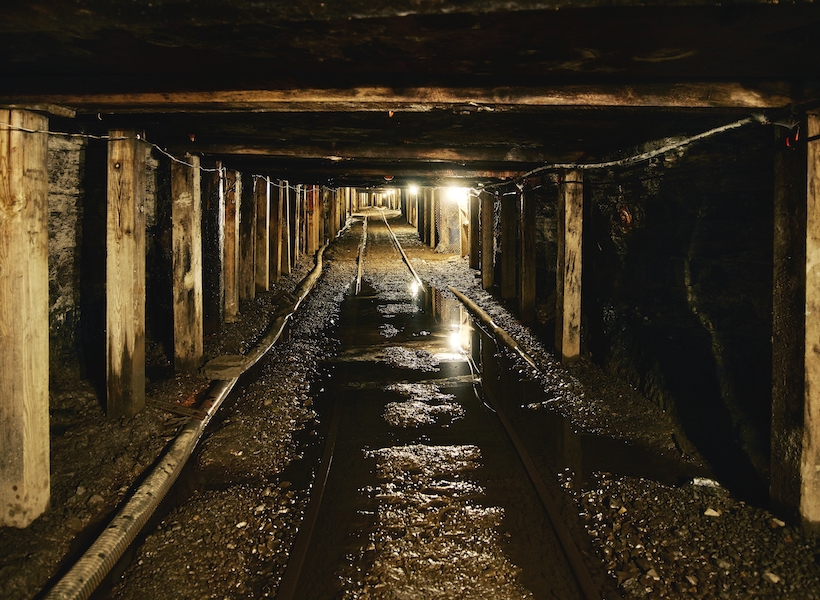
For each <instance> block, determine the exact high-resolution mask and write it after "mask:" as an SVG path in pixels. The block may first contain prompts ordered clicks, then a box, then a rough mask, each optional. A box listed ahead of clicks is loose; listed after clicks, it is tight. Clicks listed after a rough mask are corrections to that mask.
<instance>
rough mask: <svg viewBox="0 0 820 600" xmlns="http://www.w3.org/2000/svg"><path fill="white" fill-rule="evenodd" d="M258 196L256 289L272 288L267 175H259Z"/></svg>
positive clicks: (256, 194)
mask: <svg viewBox="0 0 820 600" xmlns="http://www.w3.org/2000/svg"><path fill="white" fill-rule="evenodd" d="M253 195H254V196H255V197H256V291H257V292H267V291H268V290H269V289H270V267H269V263H270V186H269V185H268V178H267V177H257V178H256V181H255V182H254V185H253Z"/></svg>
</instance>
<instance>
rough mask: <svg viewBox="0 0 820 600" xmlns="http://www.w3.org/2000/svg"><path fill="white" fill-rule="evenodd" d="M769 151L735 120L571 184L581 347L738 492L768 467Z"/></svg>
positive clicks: (751, 487) (748, 489) (758, 133)
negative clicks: (581, 242) (657, 409)
mask: <svg viewBox="0 0 820 600" xmlns="http://www.w3.org/2000/svg"><path fill="white" fill-rule="evenodd" d="M772 149H773V148H772V138H771V131H770V130H769V129H767V128H763V127H760V128H747V129H744V130H739V131H736V132H733V133H729V134H725V135H722V136H719V137H715V138H711V139H710V140H708V141H706V142H701V143H699V144H697V145H694V146H692V147H690V148H689V149H687V150H681V151H679V152H677V153H672V154H667V155H665V156H664V157H663V158H659V159H656V160H653V161H652V162H650V163H648V164H642V165H640V166H637V167H633V168H622V169H618V170H613V171H608V172H603V171H591V172H589V173H588V175H587V179H586V185H585V194H586V201H587V215H586V222H585V249H584V299H583V302H584V332H585V343H586V351H588V352H589V353H590V354H591V355H592V357H593V359H594V360H596V361H597V362H599V363H600V364H601V365H602V366H604V367H605V368H606V369H607V370H608V371H610V372H612V373H614V374H617V375H619V376H621V377H622V378H624V379H626V380H627V381H628V382H629V383H631V384H632V385H633V386H635V387H636V388H638V389H639V390H640V391H641V392H643V393H644V394H645V395H646V396H647V397H649V398H651V399H653V400H654V401H655V402H656V403H657V404H658V405H659V406H661V407H663V408H664V409H666V410H669V411H671V412H673V413H674V414H675V415H676V417H677V418H678V419H679V420H680V422H681V423H682V425H683V426H684V428H685V430H686V433H687V435H688V436H689V437H690V438H691V439H692V441H694V442H695V444H696V445H697V446H698V448H699V450H700V451H701V452H702V453H703V454H704V455H706V457H707V458H708V459H709V460H710V462H711V463H712V464H713V465H715V468H716V470H717V471H718V474H719V475H721V476H723V477H724V478H727V481H728V482H729V484H732V485H734V487H735V489H736V490H737V491H738V492H739V493H741V494H745V495H747V496H750V497H751V496H755V497H759V496H760V495H765V489H766V484H765V480H766V478H767V471H768V453H769V430H770V419H771V416H770V415H771V388H772V386H771V332H772V317H771V309H772V243H773V242H772V239H773V222H772V218H773V217H772V215H773V204H772V202H773V171H772V169H773V153H772ZM729 480H730V481H729Z"/></svg>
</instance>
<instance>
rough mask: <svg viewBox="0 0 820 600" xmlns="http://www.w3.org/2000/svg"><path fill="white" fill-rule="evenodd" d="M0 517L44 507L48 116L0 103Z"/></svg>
mask: <svg viewBox="0 0 820 600" xmlns="http://www.w3.org/2000/svg"><path fill="white" fill-rule="evenodd" d="M0 122H2V123H8V124H9V125H11V129H9V128H8V127H7V126H5V125H0V182H2V185H0V432H2V433H1V434H0V525H1V526H7V527H27V526H28V525H29V524H30V523H31V522H32V521H34V519H36V518H37V517H39V516H40V515H41V514H43V512H45V510H46V508H47V507H48V501H49V489H50V474H49V468H50V467H49V416H48V368H49V364H48V330H49V323H48V202H47V197H48V171H47V157H48V136H47V134H45V133H27V132H24V131H20V130H19V129H30V130H37V131H45V130H47V129H48V119H47V118H46V117H44V116H42V115H37V114H34V113H31V112H27V111H22V110H0Z"/></svg>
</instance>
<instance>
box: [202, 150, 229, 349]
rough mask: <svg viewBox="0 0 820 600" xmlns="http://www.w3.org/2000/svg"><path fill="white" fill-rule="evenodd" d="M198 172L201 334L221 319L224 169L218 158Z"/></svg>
mask: <svg viewBox="0 0 820 600" xmlns="http://www.w3.org/2000/svg"><path fill="white" fill-rule="evenodd" d="M208 168H212V169H216V170H215V171H214V172H208V173H205V174H203V175H202V291H203V293H202V313H203V325H204V332H205V335H209V334H213V333H218V332H219V331H221V330H222V324H223V322H224V321H225V169H224V168H223V166H222V163H221V162H220V161H215V162H213V163H211V165H209V167H208Z"/></svg>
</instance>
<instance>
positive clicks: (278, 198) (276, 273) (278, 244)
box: [270, 180, 287, 284]
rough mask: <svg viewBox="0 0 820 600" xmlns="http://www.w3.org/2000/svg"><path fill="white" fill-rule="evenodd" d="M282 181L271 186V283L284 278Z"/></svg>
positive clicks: (283, 191)
mask: <svg viewBox="0 0 820 600" xmlns="http://www.w3.org/2000/svg"><path fill="white" fill-rule="evenodd" d="M286 193H287V190H284V189H282V181H279V182H278V183H276V184H274V183H273V180H271V185H270V282H271V284H273V283H276V282H277V281H279V278H280V277H281V276H282V196H283V195H284V194H286Z"/></svg>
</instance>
